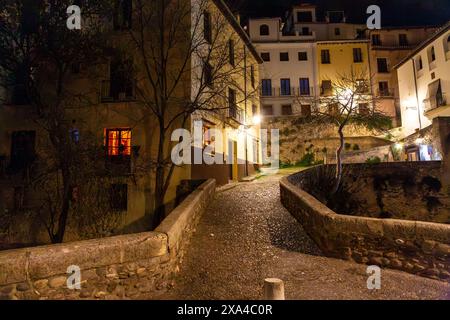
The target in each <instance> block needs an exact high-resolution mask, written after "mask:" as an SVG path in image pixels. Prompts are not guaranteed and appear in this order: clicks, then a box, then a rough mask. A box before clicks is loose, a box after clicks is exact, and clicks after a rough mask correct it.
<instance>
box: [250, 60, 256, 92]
mask: <svg viewBox="0 0 450 320" xmlns="http://www.w3.org/2000/svg"><path fill="white" fill-rule="evenodd" d="M250 82H251V84H252V88H255V67H254V66H253V65H251V66H250Z"/></svg>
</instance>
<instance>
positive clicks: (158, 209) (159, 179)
mask: <svg viewBox="0 0 450 320" xmlns="http://www.w3.org/2000/svg"><path fill="white" fill-rule="evenodd" d="M164 142H165V137H164V128H161V130H160V133H159V145H158V156H157V164H156V174H155V212H154V215H153V228H156V227H157V226H158V225H159V224H160V223H161V221H162V220H163V219H164V215H165V208H164V197H165V193H166V192H165V190H164V173H165V170H164Z"/></svg>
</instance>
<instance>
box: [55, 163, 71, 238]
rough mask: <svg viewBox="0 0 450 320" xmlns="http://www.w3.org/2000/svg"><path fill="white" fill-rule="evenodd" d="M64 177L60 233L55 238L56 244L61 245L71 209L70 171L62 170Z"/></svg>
mask: <svg viewBox="0 0 450 320" xmlns="http://www.w3.org/2000/svg"><path fill="white" fill-rule="evenodd" d="M62 177H63V199H62V205H61V212H60V215H59V219H58V231H57V233H56V235H55V237H54V242H56V243H61V242H63V241H64V234H65V233H66V225H67V217H68V215H69V209H70V196H71V188H70V187H71V175H70V169H69V168H67V167H64V168H63V169H62Z"/></svg>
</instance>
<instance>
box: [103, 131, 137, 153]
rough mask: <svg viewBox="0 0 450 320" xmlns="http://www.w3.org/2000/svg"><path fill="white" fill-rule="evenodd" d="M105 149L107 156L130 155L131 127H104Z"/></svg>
mask: <svg viewBox="0 0 450 320" xmlns="http://www.w3.org/2000/svg"><path fill="white" fill-rule="evenodd" d="M106 150H107V155H108V156H109V157H129V156H131V129H128V128H127V129H106Z"/></svg>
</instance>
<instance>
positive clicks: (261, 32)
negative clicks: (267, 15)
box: [259, 24, 269, 36]
mask: <svg viewBox="0 0 450 320" xmlns="http://www.w3.org/2000/svg"><path fill="white" fill-rule="evenodd" d="M259 35H260V36H268V35H269V26H268V25H267V24H262V25H261V26H260V27H259Z"/></svg>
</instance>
